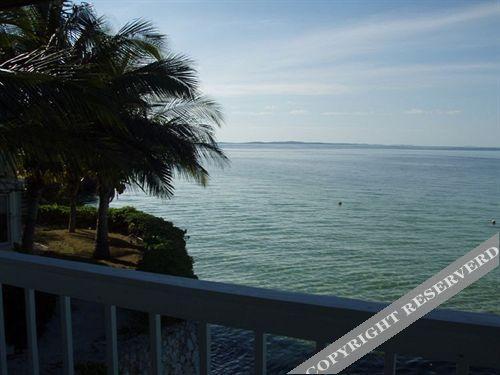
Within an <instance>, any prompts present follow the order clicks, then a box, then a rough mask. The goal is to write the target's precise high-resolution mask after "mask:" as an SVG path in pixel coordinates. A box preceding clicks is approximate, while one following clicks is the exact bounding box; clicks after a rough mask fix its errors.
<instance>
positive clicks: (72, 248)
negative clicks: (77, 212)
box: [36, 228, 144, 268]
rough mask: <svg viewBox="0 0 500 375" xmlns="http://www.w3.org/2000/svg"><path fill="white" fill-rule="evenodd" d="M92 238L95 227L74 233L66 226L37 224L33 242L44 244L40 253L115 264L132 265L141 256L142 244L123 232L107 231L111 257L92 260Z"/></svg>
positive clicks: (110, 264)
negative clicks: (49, 227)
mask: <svg viewBox="0 0 500 375" xmlns="http://www.w3.org/2000/svg"><path fill="white" fill-rule="evenodd" d="M94 238H95V230H91V229H77V230H76V233H68V231H67V230H66V229H46V228H38V229H37V232H36V242H38V243H40V244H42V245H44V246H46V249H45V248H44V249H42V250H40V253H41V255H45V256H53V257H57V258H62V259H68V260H77V261H80V262H82V261H83V262H89V263H98V264H106V265H109V266H113V267H118V268H136V266H137V264H138V262H139V261H140V260H141V258H142V253H143V251H144V249H143V247H142V245H138V244H137V243H134V242H132V241H131V240H130V238H129V237H127V236H124V235H121V234H117V233H110V234H109V246H110V251H111V259H109V260H96V259H94V258H92V253H93V252H94Z"/></svg>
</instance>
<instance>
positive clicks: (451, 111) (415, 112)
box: [403, 108, 462, 115]
mask: <svg viewBox="0 0 500 375" xmlns="http://www.w3.org/2000/svg"><path fill="white" fill-rule="evenodd" d="M403 113H404V114H406V115H458V114H459V113H462V111H461V110H460V109H421V108H412V109H408V110H406V111H404V112H403Z"/></svg>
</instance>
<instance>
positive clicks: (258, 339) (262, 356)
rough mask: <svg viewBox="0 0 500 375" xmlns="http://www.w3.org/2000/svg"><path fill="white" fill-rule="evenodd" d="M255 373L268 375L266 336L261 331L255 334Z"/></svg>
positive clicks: (256, 374)
mask: <svg viewBox="0 0 500 375" xmlns="http://www.w3.org/2000/svg"><path fill="white" fill-rule="evenodd" d="M254 373H255V375H266V373H267V342H266V334H265V333H263V332H261V331H255V332H254Z"/></svg>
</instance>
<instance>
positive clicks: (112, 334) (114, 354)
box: [104, 305, 118, 375]
mask: <svg viewBox="0 0 500 375" xmlns="http://www.w3.org/2000/svg"><path fill="white" fill-rule="evenodd" d="M104 320H105V326H106V328H105V329H106V362H107V374H108V375H118V343H117V341H118V340H117V334H116V306H114V305H105V306H104Z"/></svg>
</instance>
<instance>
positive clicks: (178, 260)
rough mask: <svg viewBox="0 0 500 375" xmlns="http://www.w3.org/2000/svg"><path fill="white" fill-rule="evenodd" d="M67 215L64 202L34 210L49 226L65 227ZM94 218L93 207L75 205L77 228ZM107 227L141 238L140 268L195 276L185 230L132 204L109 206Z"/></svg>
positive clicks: (91, 223) (92, 222) (90, 223)
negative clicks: (142, 250) (117, 206)
mask: <svg viewBox="0 0 500 375" xmlns="http://www.w3.org/2000/svg"><path fill="white" fill-rule="evenodd" d="M68 217H69V207H67V206H61V205H57V204H52V205H42V206H40V208H39V211H38V223H39V224H40V225H43V226H46V227H49V228H54V229H56V228H57V229H62V228H66V227H67V223H68ZM96 219H97V210H96V208H95V207H91V206H81V207H78V209H77V217H76V225H77V227H78V228H92V229H95V224H96ZM109 231H110V232H114V233H120V234H123V235H126V236H128V235H133V236H137V237H140V238H142V240H143V241H144V249H145V252H144V257H143V259H142V261H141V262H140V264H139V266H138V269H140V270H141V271H146V272H155V273H162V274H167V275H175V276H183V277H190V278H195V277H196V276H195V274H194V272H193V258H192V257H191V256H189V254H188V252H187V249H186V232H185V231H183V230H182V229H180V228H178V227H176V226H175V225H173V224H172V223H171V222H169V221H166V220H164V219H162V218H159V217H156V216H153V215H150V214H147V213H145V212H142V211H139V210H137V209H135V208H134V207H123V208H111V209H110V210H109Z"/></svg>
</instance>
